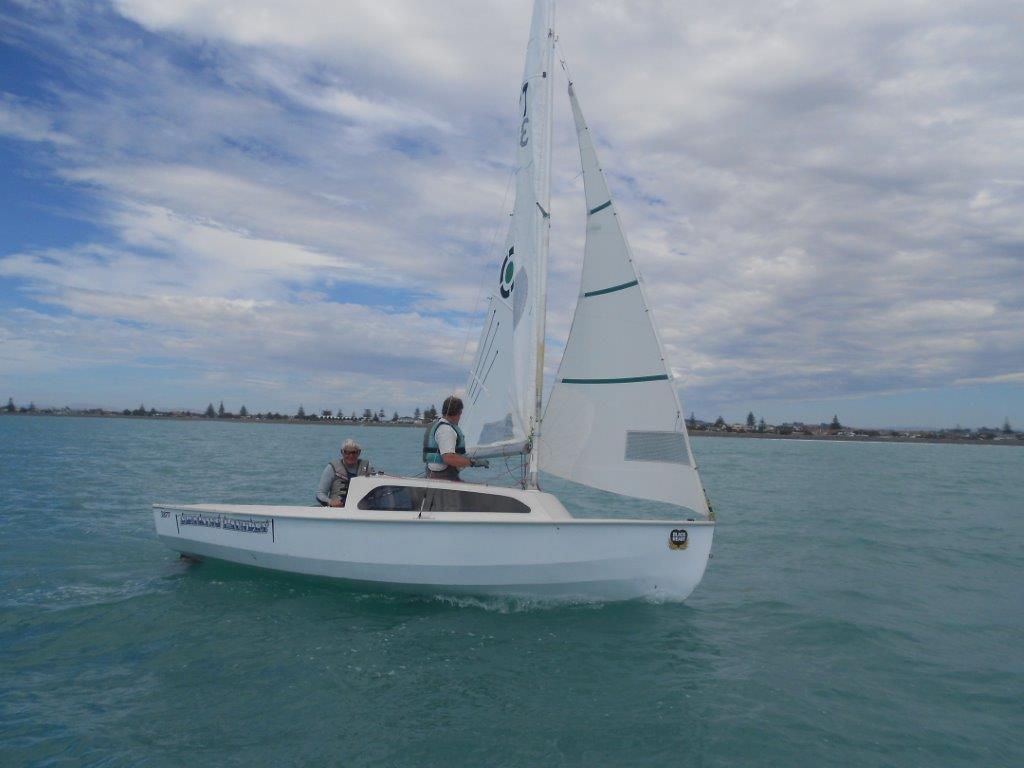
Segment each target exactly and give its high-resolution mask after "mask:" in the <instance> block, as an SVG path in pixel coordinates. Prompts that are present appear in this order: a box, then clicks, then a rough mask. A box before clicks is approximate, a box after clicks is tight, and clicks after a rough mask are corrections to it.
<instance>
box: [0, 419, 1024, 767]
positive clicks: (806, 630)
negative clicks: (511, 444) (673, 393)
mask: <svg viewBox="0 0 1024 768" xmlns="http://www.w3.org/2000/svg"><path fill="white" fill-rule="evenodd" d="M349 436H352V437H355V438H356V439H357V440H359V441H360V442H361V443H362V445H363V446H364V456H365V457H366V458H369V459H370V460H371V461H372V462H373V463H374V464H375V465H376V466H378V467H381V468H383V469H387V470H390V471H395V472H412V473H415V472H416V471H419V469H420V466H419V444H420V438H421V435H420V432H419V431H418V430H411V429H398V428H394V429H384V428H352V427H342V426H314V425H310V426H304V425H285V424H276V425H269V424H250V423H224V422H215V421H214V422H205V421H203V422H173V421H158V420H129V419H85V418H46V417H28V416H17V417H3V418H0V547H2V550H0V552H2V559H0V600H2V602H0V764H2V765H3V766H27V765H47V766H49V765H54V766H63V765H102V766H182V765H218V766H219V765H225V766H247V767H254V766H290V765H346V766H358V765H395V766H404V765H508V766H537V765H573V766H593V765H623V766H647V765H650V766H668V765H697V766H725V765H773V766H822V765H842V766H917V765H920V766H978V765H1005V766H1018V765H1022V764H1024V736H1022V734H1024V553H1022V546H1021V545H1022V541H1024V482H1022V478H1024V450H1022V449H1020V448H1015V447H998V446H974V445H965V446H961V445H914V444H864V443H834V442H797V441H781V440H779V441H775V440H772V441H768V440H742V439H723V438H700V437H698V438H695V439H694V441H693V442H694V451H695V453H696V455H697V457H698V461H699V462H700V464H701V472H702V476H703V478H704V481H705V484H706V485H707V488H708V492H709V494H710V496H711V498H712V500H713V502H714V504H715V507H716V509H717V513H718V526H717V531H716V534H715V542H714V549H713V559H712V560H711V563H710V565H709V568H708V571H707V574H706V575H705V577H704V581H703V582H702V583H701V585H700V586H699V587H698V588H697V591H696V592H695V593H694V595H693V596H692V597H691V598H690V600H688V601H687V602H685V603H663V604H659V603H649V602H643V601H638V602H628V603H616V604H604V605H602V604H568V605H566V604H557V603H554V604H552V603H531V602H525V601H517V600H501V599H465V598H459V599H453V598H450V597H445V596H429V595H426V596H406V595H396V594H389V593H387V592H380V593H374V592H367V591H364V590H359V589H353V588H351V587H348V588H347V587H345V586H343V585H339V584H337V583H333V582H330V581H325V580H317V579H309V578H302V577H294V576H287V575H281V574H273V573H269V572H263V571H257V570H253V569H248V568H245V567H241V566H233V565H227V564H217V563H212V562H207V563H201V564H198V565H190V564H189V563H186V562H184V561H181V560H179V558H178V556H177V554H176V553H174V552H172V551H170V550H169V549H167V548H165V547H164V546H163V545H162V544H160V543H159V542H158V541H157V540H156V538H155V536H154V533H153V521H152V516H151V511H150V504H151V503H152V502H154V501H164V502H200V501H208V502H212V501H220V502H237V503H259V504H307V503H311V502H312V499H313V493H314V491H315V486H316V483H317V480H318V478H319V476H320V471H321V470H322V469H323V466H324V464H325V463H326V462H327V460H328V459H330V458H332V457H333V456H335V455H336V454H337V451H338V446H339V444H340V443H341V441H342V439H344V438H346V437H349ZM512 469H513V470H514V468H512ZM505 472H506V470H505V468H504V466H502V467H495V468H494V469H492V470H491V471H490V472H489V473H483V475H478V476H481V477H482V476H487V477H490V478H491V479H497V478H498V477H499V476H500V475H502V473H505ZM551 482H553V481H551ZM559 493H560V495H562V496H563V497H564V498H565V500H566V501H567V502H568V503H569V505H570V506H574V507H575V508H576V511H577V512H578V513H581V514H588V513H593V512H597V513H601V514H608V513H609V510H608V509H603V508H602V501H601V497H599V496H594V495H593V494H592V493H585V492H583V491H581V490H579V489H576V490H575V491H574V490H573V488H572V487H571V486H566V487H562V488H560V490H559ZM574 493H575V495H574ZM613 511H614V510H613ZM642 512H643V505H641V506H640V507H639V508H625V509H619V510H618V511H617V512H616V513H617V514H628V515H635V514H642ZM659 514H660V512H659Z"/></svg>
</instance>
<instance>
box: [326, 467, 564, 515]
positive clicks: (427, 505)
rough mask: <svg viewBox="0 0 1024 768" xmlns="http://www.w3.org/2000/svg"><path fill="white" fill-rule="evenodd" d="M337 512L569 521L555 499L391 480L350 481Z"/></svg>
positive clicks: (470, 485)
mask: <svg viewBox="0 0 1024 768" xmlns="http://www.w3.org/2000/svg"><path fill="white" fill-rule="evenodd" d="M342 509H344V510H345V512H346V516H348V514H352V515H355V516H358V517H365V516H366V513H373V512H385V513H386V512H416V513H418V516H420V517H428V516H429V517H434V516H435V515H437V514H441V515H444V516H445V517H449V516H450V515H459V514H463V513H467V512H468V513H474V514H475V515H481V514H483V515H491V514H493V515H500V516H501V517H502V518H504V519H509V518H516V517H521V518H527V517H533V518H536V517H543V518H545V519H550V520H558V519H571V515H570V514H569V513H568V511H566V509H565V507H564V506H562V503H561V502H560V501H558V499H557V498H555V497H554V496H552V495H551V494H549V493H544V492H542V491H538V490H523V489H520V488H506V487H504V486H500V485H478V484H476V483H464V482H451V481H449V480H432V479H428V478H422V477H399V476H395V475H371V476H369V477H354V478H352V481H351V484H350V485H349V489H348V498H347V499H346V501H345V506H344V507H342Z"/></svg>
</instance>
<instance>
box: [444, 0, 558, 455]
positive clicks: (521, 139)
mask: <svg viewBox="0 0 1024 768" xmlns="http://www.w3.org/2000/svg"><path fill="white" fill-rule="evenodd" d="M551 17H552V8H551V2H550V0H537V2H536V3H535V4H534V8H533V21H532V23H531V25H530V40H529V43H528V44H527V49H526V67H525V70H524V72H523V80H522V83H521V84H520V89H519V112H518V116H517V130H516V144H517V158H516V162H517V167H516V199H515V207H514V209H513V213H512V222H511V224H510V226H509V230H508V235H507V237H506V238H505V245H504V247H503V248H502V251H501V253H500V254H499V255H500V264H501V266H500V270H499V272H498V274H497V275H496V277H497V280H496V281H495V285H494V293H493V294H492V295H491V299H490V304H489V306H488V308H487V316H486V318H485V321H484V328H483V332H482V333H481V335H480V341H479V344H478V345H477V351H476V359H475V360H474V362H473V366H472V368H471V369H470V374H469V381H468V382H467V384H466V411H465V414H464V415H463V417H462V422H461V427H462V430H463V432H464V433H465V435H466V442H467V447H468V448H469V450H470V453H471V454H473V455H476V456H493V455H500V454H503V453H518V452H522V451H523V450H524V447H525V446H526V444H527V443H528V441H529V440H530V439H531V437H532V436H533V435H534V433H535V430H536V426H537V417H538V416H539V411H540V408H539V398H540V389H541V384H542V383H543V382H542V380H541V378H540V375H539V371H540V370H541V369H542V366H543V361H544V308H545V293H546V285H545V283H546V280H547V243H548V232H549V226H550V222H549V215H548V211H549V207H550V199H551V187H550V167H551V153H550V144H551V100H552V99H551V96H552V89H551V82H552V79H553V78H552V72H551V62H552V49H553V43H554V37H553V35H554V33H553V31H552V18H551Z"/></svg>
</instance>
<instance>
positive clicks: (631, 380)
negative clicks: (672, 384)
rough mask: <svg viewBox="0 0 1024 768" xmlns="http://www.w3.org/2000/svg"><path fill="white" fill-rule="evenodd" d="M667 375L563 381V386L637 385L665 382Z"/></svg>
mask: <svg viewBox="0 0 1024 768" xmlns="http://www.w3.org/2000/svg"><path fill="white" fill-rule="evenodd" d="M666 379H668V374H667V373H660V374H658V375H657V376H630V377H629V378H626V379H562V383H563V384H635V383H636V382H638V381H665V380H666Z"/></svg>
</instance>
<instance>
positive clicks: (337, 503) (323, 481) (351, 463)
mask: <svg viewBox="0 0 1024 768" xmlns="http://www.w3.org/2000/svg"><path fill="white" fill-rule="evenodd" d="M361 452H362V449H361V448H360V447H359V443H357V442H356V441H355V440H352V439H351V438H350V439H348V440H346V441H345V442H344V444H343V445H342V446H341V456H340V457H339V458H337V459H332V460H331V461H330V462H328V464H327V466H326V467H324V471H323V472H322V473H321V474H320V487H319V488H318V489H317V492H316V500H317V501H318V502H320V506H322V507H343V506H344V505H345V497H346V496H347V495H348V482H349V480H350V479H351V478H353V477H355V476H356V475H368V474H370V464H369V462H367V461H366V460H365V459H360V458H359V454H360V453H361Z"/></svg>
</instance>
